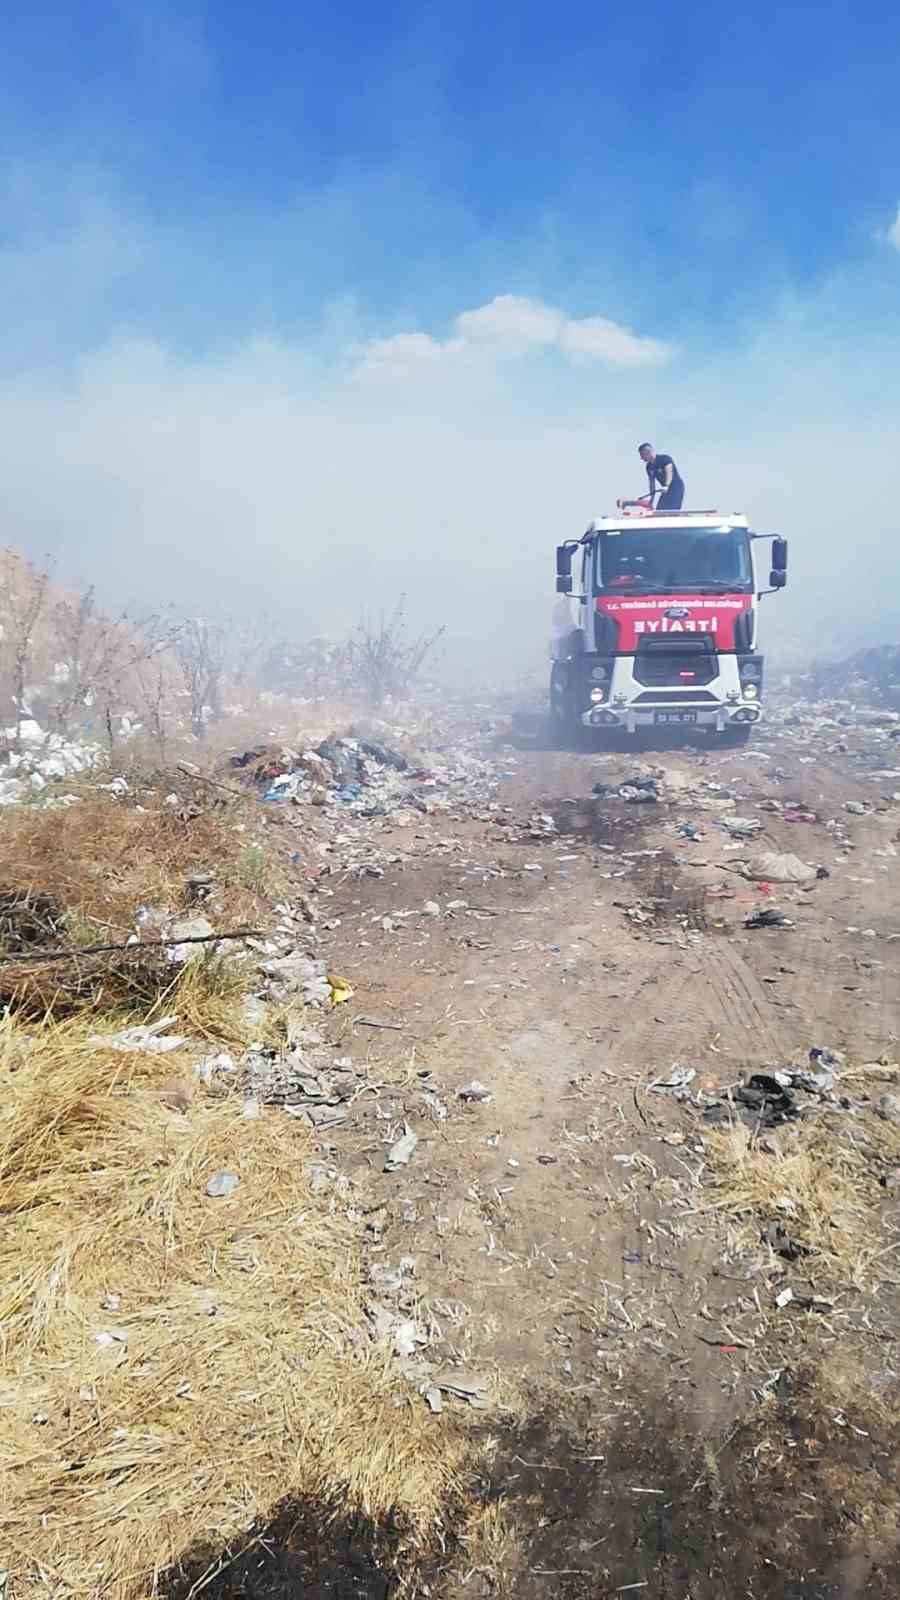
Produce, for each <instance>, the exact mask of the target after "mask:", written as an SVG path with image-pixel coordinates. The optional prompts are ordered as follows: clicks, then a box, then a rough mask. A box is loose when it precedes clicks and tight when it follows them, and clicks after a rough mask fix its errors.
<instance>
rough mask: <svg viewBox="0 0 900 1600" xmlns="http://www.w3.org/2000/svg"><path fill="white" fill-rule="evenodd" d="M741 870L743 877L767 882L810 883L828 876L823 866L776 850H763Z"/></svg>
mask: <svg viewBox="0 0 900 1600" xmlns="http://www.w3.org/2000/svg"><path fill="white" fill-rule="evenodd" d="M738 870H740V869H738ZM743 871H744V876H745V877H747V878H754V879H762V880H764V881H765V882H767V883H811V882H812V881H813V880H814V879H815V878H819V877H826V878H827V876H828V873H827V872H826V870H825V868H824V867H813V866H810V865H809V863H808V862H806V861H801V860H800V857H799V856H795V855H791V854H790V853H786V854H784V855H782V854H781V853H780V852H779V851H777V850H763V851H762V852H761V853H760V854H759V855H758V856H754V857H753V858H752V859H751V860H750V861H748V863H747V865H746V867H745V868H744V869H743Z"/></svg>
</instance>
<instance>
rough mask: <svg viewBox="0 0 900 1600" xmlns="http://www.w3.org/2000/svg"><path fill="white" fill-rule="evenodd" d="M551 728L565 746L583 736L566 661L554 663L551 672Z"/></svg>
mask: <svg viewBox="0 0 900 1600" xmlns="http://www.w3.org/2000/svg"><path fill="white" fill-rule="evenodd" d="M550 726H551V728H552V729H553V732H554V734H555V736H556V738H557V739H558V740H559V742H560V743H561V744H563V745H568V744H572V743H574V742H576V741H577V740H578V739H579V738H580V736H581V723H580V721H579V719H578V713H577V711H576V709H575V702H574V699H573V695H572V688H571V683H570V678H569V669H568V666H567V664H566V662H564V661H554V663H553V666H552V668H551V672H550Z"/></svg>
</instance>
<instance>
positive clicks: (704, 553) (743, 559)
mask: <svg viewBox="0 0 900 1600" xmlns="http://www.w3.org/2000/svg"><path fill="white" fill-rule="evenodd" d="M595 560H596V587H597V590H598V592H602V593H614V594H623V593H624V594H629V593H632V594H634V593H637V594H660V593H662V594H672V593H674V594H680V593H692V594H696V593H701V594H702V593H704V592H706V593H712V594H720V593H723V592H724V591H725V590H728V591H730V592H731V593H741V592H742V591H744V592H746V591H748V590H750V589H752V587H753V568H752V565H751V561H750V536H749V534H748V533H747V530H746V528H725V529H723V528H721V527H709V528H665V529H663V528H660V529H658V530H656V531H655V530H654V529H653V528H648V527H634V528H623V529H621V531H619V530H618V529H613V530H611V531H609V532H605V533H601V534H600V536H599V538H598V539H597V542H596V556H595Z"/></svg>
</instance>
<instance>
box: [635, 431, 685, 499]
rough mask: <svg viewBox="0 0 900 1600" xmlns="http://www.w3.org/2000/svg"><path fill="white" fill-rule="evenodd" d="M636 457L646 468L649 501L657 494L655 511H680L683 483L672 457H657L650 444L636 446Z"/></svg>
mask: <svg viewBox="0 0 900 1600" xmlns="http://www.w3.org/2000/svg"><path fill="white" fill-rule="evenodd" d="M638 455H639V456H640V458H641V460H642V461H643V463H644V466H645V467H646V468H647V482H648V483H649V485H650V498H651V500H652V499H653V496H654V495H655V494H657V493H658V494H659V500H658V501H657V503H656V509H657V511H680V510H681V507H682V505H683V504H684V483H683V481H682V478H681V474H680V473H679V471H678V468H677V467H676V465H675V463H674V461H673V460H672V457H671V456H663V455H657V453H656V451H655V450H654V448H653V446H652V444H642V445H638Z"/></svg>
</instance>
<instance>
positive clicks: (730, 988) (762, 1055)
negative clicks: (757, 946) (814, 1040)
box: [703, 939, 790, 1063]
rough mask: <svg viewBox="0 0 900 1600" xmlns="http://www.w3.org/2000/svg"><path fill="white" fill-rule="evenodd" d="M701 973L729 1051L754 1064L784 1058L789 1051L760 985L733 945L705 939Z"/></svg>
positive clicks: (719, 940) (720, 940) (721, 940)
mask: <svg viewBox="0 0 900 1600" xmlns="http://www.w3.org/2000/svg"><path fill="white" fill-rule="evenodd" d="M703 976H704V979H705V980H706V982H707V984H708V991H709V998H710V1000H711V1001H712V1002H713V1004H712V1006H711V1010H712V1011H713V1013H714V1015H715V1017H717V1018H718V1020H719V1021H721V1023H722V1025H723V1031H724V1032H725V1037H726V1041H727V1042H728V1044H729V1046H730V1049H729V1053H732V1054H735V1055H736V1056H738V1057H739V1059H740V1060H742V1061H753V1062H755V1063H759V1062H761V1061H773V1060H774V1061H780V1060H784V1058H785V1056H786V1055H789V1054H790V1046H789V1045H788V1044H787V1042H786V1040H785V1038H784V1034H783V1030H782V1028H781V1026H780V1024H779V1022H778V1021H777V1020H776V1019H775V1017H773V1015H772V1003H771V1001H770V999H769V997H768V995H767V994H766V992H765V989H764V988H763V985H762V984H761V983H760V981H759V979H758V978H757V977H756V975H755V973H754V972H753V971H752V969H751V968H750V966H749V965H748V963H747V962H746V961H745V959H744V957H743V956H742V955H741V953H740V951H739V950H737V949H735V946H734V945H733V944H730V943H728V942H727V941H726V940H724V939H710V940H707V943H706V946H705V949H704V963H703Z"/></svg>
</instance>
